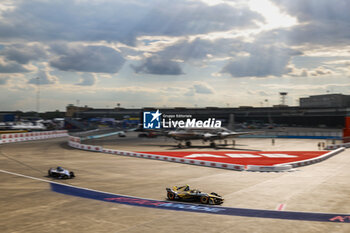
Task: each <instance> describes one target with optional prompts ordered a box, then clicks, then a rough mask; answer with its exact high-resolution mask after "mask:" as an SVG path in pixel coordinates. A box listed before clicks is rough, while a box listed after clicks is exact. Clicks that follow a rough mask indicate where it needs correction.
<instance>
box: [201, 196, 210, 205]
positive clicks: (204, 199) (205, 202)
mask: <svg viewBox="0 0 350 233" xmlns="http://www.w3.org/2000/svg"><path fill="white" fill-rule="evenodd" d="M200 201H201V203H202V204H208V201H209V198H208V197H207V196H202V197H201V199H200Z"/></svg>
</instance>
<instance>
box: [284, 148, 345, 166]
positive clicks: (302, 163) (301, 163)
mask: <svg viewBox="0 0 350 233" xmlns="http://www.w3.org/2000/svg"><path fill="white" fill-rule="evenodd" d="M344 150H345V148H344V147H341V148H338V149H336V150H333V151H330V152H328V153H326V154H324V155H321V156H319V157H316V158H312V159H307V160H302V161H297V162H291V163H285V164H281V165H280V166H282V165H291V166H292V167H293V168H294V167H302V166H307V165H310V164H314V163H319V162H322V161H323V160H326V159H328V158H330V157H332V156H334V155H336V154H339V153H340V152H342V151H344Z"/></svg>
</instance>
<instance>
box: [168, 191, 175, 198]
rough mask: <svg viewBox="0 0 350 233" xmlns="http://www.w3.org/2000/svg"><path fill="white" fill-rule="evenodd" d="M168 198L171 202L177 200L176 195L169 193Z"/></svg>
mask: <svg viewBox="0 0 350 233" xmlns="http://www.w3.org/2000/svg"><path fill="white" fill-rule="evenodd" d="M167 196H168V199H169V200H174V199H175V194H174V193H171V192H168V195H167Z"/></svg>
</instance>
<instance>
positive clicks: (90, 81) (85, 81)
mask: <svg viewBox="0 0 350 233" xmlns="http://www.w3.org/2000/svg"><path fill="white" fill-rule="evenodd" d="M95 82H96V78H95V76H93V75H92V74H89V73H86V74H83V75H82V76H81V79H80V82H79V83H77V84H75V85H78V86H93V85H94V84H95Z"/></svg>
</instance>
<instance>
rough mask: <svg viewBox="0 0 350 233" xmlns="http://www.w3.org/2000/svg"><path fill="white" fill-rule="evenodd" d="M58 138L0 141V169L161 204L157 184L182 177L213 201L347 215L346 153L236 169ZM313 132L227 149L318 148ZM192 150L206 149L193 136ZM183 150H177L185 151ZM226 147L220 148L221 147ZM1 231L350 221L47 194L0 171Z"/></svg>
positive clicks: (329, 226)
mask: <svg viewBox="0 0 350 233" xmlns="http://www.w3.org/2000/svg"><path fill="white" fill-rule="evenodd" d="M65 140H66V139H63V138H62V139H50V140H46V141H36V142H22V143H16V144H3V145H0V169H3V170H8V171H11V172H16V173H21V174H25V175H28V176H33V177H37V178H43V179H48V178H47V177H45V176H46V174H47V170H48V169H49V168H50V167H54V166H57V165H60V166H63V167H66V168H68V169H70V170H72V171H74V172H75V173H76V174H77V177H76V179H73V180H64V181H59V182H60V183H66V184H71V185H75V186H79V187H85V188H90V189H94V190H101V191H104V192H110V193H117V194H120V195H127V196H134V197H141V198H146V199H152V200H159V201H161V202H166V199H165V195H166V192H165V188H166V187H170V186H172V185H181V184H190V185H191V186H193V187H196V188H198V189H201V190H203V191H207V192H211V191H214V192H217V193H219V194H220V195H222V196H224V198H225V203H224V204H223V205H222V208H225V207H227V208H245V209H246V208H247V209H263V210H275V209H277V208H279V209H281V208H280V207H281V206H283V207H284V208H283V210H281V211H293V212H294V211H295V212H300V211H301V212H317V213H319V212H322V213H344V214H345V215H346V214H347V213H350V199H349V193H350V183H349V182H348V181H349V178H350V170H349V165H350V153H349V152H348V151H345V152H342V153H340V154H338V155H336V156H334V157H332V158H330V159H328V160H326V161H324V162H322V163H318V164H314V165H311V166H307V167H302V168H298V169H297V171H295V172H287V173H257V172H238V171H230V170H223V169H215V168H208V167H199V166H190V165H186V164H178V163H169V162H162V161H155V160H148V159H139V158H131V157H123V156H115V155H110V154H102V153H95V152H86V151H81V150H75V149H72V148H69V147H67V145H66V143H65ZM93 143H96V145H103V146H107V145H108V146H109V147H114V148H120V149H123V150H126V149H128V150H133V151H152V150H153V151H156V150H157V151H160V150H164V151H168V150H175V147H174V145H175V144H174V143H173V142H170V141H166V140H164V139H161V138H159V139H142V140H140V139H138V138H136V137H133V136H130V137H127V138H118V137H111V138H104V139H98V140H96V141H94V142H93ZM317 143H318V141H315V140H295V139H285V140H282V139H281V140H276V143H275V146H272V145H271V141H270V140H268V139H237V140H236V148H232V149H234V150H240V149H242V150H247V149H251V150H269V151H271V150H272V151H273V150H278V151H283V150H288V151H290V150H304V151H305V150H317V146H316V145H317ZM195 149H196V150H203V151H204V150H206V151H207V150H209V149H208V148H207V147H204V146H202V145H201V144H198V146H197V148H195ZM187 150H189V149H185V150H184V151H187ZM226 150H227V148H226ZM0 179H1V183H0V190H1V192H0V209H1V213H0V232H76V231H80V232H169V231H171V232H185V231H186V232H281V231H283V232H350V224H346V223H344V224H339V223H332V222H314V221H294V220H280V219H269V218H255V217H249V218H248V217H242V216H225V215H213V214H210V213H208V214H206V213H194V212H182V211H173V210H164V209H155V208H144V207H138V206H131V205H121V204H118V203H110V202H101V201H98V200H92V199H86V198H81V197H77V196H70V195H62V194H61V193H57V192H52V191H51V189H50V186H49V185H48V184H47V183H44V182H39V181H35V180H30V179H26V178H22V177H16V176H13V175H10V174H4V173H0Z"/></svg>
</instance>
